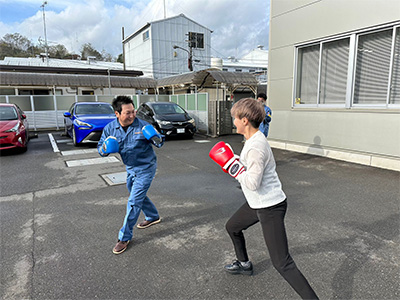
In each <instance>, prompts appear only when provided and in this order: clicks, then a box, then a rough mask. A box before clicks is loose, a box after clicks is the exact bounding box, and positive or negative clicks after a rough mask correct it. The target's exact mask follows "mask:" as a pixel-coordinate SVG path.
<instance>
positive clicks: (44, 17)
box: [40, 1, 49, 65]
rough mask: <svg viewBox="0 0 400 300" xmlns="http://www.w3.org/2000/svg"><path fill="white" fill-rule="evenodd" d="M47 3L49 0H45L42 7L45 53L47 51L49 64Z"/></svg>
mask: <svg viewBox="0 0 400 300" xmlns="http://www.w3.org/2000/svg"><path fill="white" fill-rule="evenodd" d="M46 5H47V1H43V4H42V5H41V6H40V7H41V8H42V11H43V30H44V48H45V53H46V60H47V65H49V50H48V47H47V30H46V15H45V13H44V7H45V6H46Z"/></svg>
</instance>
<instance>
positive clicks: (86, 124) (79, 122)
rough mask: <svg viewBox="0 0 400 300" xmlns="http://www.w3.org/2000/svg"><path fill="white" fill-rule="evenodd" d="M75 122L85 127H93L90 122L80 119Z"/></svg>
mask: <svg viewBox="0 0 400 300" xmlns="http://www.w3.org/2000/svg"><path fill="white" fill-rule="evenodd" d="M75 122H76V124H78V125H79V126H84V127H89V128H92V127H93V126H92V125H90V124H89V123H86V122H82V121H79V120H75Z"/></svg>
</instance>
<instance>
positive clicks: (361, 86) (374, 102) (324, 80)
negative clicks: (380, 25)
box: [294, 26, 400, 108]
mask: <svg viewBox="0 0 400 300" xmlns="http://www.w3.org/2000/svg"><path fill="white" fill-rule="evenodd" d="M296 62H297V63H296V70H295V89H294V106H301V105H307V106H316V107H317V106H335V107H347V108H350V107H354V106H364V107H371V106H374V107H381V108H387V107H394V106H396V105H397V107H396V108H398V106H399V105H400V27H399V26H397V27H395V26H392V27H390V28H384V29H380V30H376V31H370V32H360V33H353V34H350V35H348V36H346V37H342V38H337V39H335V40H329V41H328V40H327V41H320V42H318V43H313V44H309V45H304V46H299V47H297V48H296Z"/></svg>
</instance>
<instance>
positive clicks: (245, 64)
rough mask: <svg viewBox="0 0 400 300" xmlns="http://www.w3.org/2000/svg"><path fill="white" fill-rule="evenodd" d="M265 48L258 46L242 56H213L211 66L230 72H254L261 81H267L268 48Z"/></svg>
mask: <svg viewBox="0 0 400 300" xmlns="http://www.w3.org/2000/svg"><path fill="white" fill-rule="evenodd" d="M263 48H264V47H263V46H258V47H257V48H256V49H253V50H251V51H250V52H249V53H248V54H246V55H245V56H243V57H241V58H236V57H234V56H230V57H228V59H222V58H212V59H211V67H213V68H218V69H220V70H222V71H228V72H244V73H252V74H255V75H256V76H257V79H258V81H259V82H260V83H266V82H267V70H268V50H264V49H263Z"/></svg>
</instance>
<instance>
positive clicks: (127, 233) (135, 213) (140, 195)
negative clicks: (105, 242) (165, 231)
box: [118, 167, 160, 241]
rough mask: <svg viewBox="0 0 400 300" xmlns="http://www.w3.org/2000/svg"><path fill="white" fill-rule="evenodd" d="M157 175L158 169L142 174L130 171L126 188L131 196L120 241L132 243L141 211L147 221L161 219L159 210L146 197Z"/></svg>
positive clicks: (120, 232)
mask: <svg viewBox="0 0 400 300" xmlns="http://www.w3.org/2000/svg"><path fill="white" fill-rule="evenodd" d="M155 174H156V167H154V168H150V169H148V170H146V171H143V172H140V173H135V172H133V171H132V170H128V174H127V178H126V187H127V188H128V190H129V193H130V195H129V199H128V204H127V206H126V215H125V219H124V224H123V225H122V228H121V230H120V231H119V235H118V239H119V240H120V241H130V240H131V239H132V236H133V233H132V231H133V226H135V224H136V222H137V220H138V218H139V215H140V211H141V210H142V211H143V214H144V216H145V219H146V220H147V221H154V220H158V219H159V218H160V216H159V214H158V211H157V208H156V207H155V205H154V204H153V202H151V200H150V199H149V197H147V195H146V194H147V191H148V189H149V188H150V185H151V182H152V181H153V178H154V175H155Z"/></svg>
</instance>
